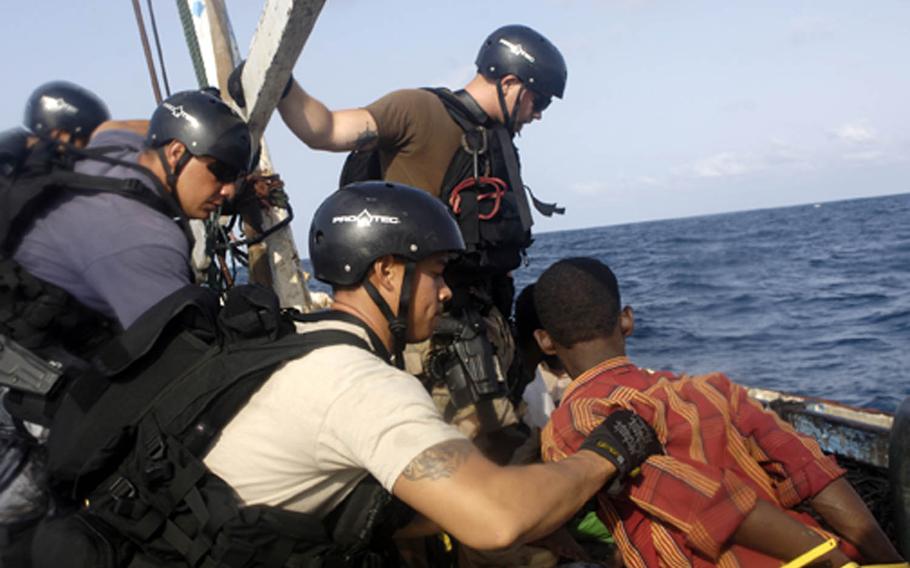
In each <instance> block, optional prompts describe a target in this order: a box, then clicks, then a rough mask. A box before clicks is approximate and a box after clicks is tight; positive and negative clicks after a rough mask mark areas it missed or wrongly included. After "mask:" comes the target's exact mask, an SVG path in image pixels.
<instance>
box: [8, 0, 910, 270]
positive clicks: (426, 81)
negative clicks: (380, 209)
mask: <svg viewBox="0 0 910 568" xmlns="http://www.w3.org/2000/svg"><path fill="white" fill-rule="evenodd" d="M227 3H228V9H229V11H230V14H231V19H232V24H233V27H234V32H235V35H236V37H237V39H238V41H239V43H240V45H241V50H242V51H244V52H245V51H246V49H247V46H248V45H249V42H250V40H251V38H252V36H253V32H254V30H255V27H256V23H257V21H258V16H259V11H260V3H259V2H257V1H254V0H244V1H243V2H238V1H233V2H232V1H230V0H228V2H227ZM7 4H8V5H5V6H4V8H3V11H4V17H3V19H2V23H0V46H2V53H3V54H4V56H5V62H6V63H5V64H4V76H5V80H4V83H5V88H4V89H3V91H2V94H0V97H2V105H0V128H6V127H12V126H14V125H17V124H19V122H20V121H21V113H22V110H23V107H24V102H25V99H26V97H27V96H28V94H29V92H30V91H31V89H33V88H34V87H35V86H37V85H38V84H40V83H42V82H44V81H47V80H51V79H67V80H71V81H75V82H78V83H81V84H83V85H85V86H87V87H89V88H91V89H92V90H94V91H95V92H97V93H98V94H99V95H101V96H102V97H103V98H104V99H105V100H106V101H107V102H108V104H109V106H110V107H111V110H112V112H113V114H114V115H115V116H116V117H123V118H139V117H147V116H149V115H150V114H151V111H152V110H153V108H154V101H153V97H152V94H151V88H150V86H149V80H148V76H147V72H146V67H145V62H144V59H143V55H142V50H141V46H140V43H139V38H138V33H137V30H136V23H135V20H134V17H133V14H132V8H131V5H130V2H127V1H125V0H121V1H119V2H113V1H111V0H106V1H100V0H86V1H80V2H71V1H62V0H60V1H56V2H15V3H7ZM142 4H143V8H144V7H145V2H142ZM174 4H175V3H174V2H173V0H168V1H160V0H158V1H155V2H154V6H155V10H156V15H157V19H158V26H159V30H160V32H161V34H162V42H163V48H164V52H165V63H166V65H167V71H168V74H169V78H170V82H171V87H172V89H173V90H180V89H184V88H191V87H194V86H195V78H194V75H193V73H192V69H191V65H190V62H189V57H188V55H187V49H186V45H185V43H184V40H183V37H182V31H181V29H180V25H179V21H178V19H177V16H176V8H175V5H174ZM456 5H457V6H459V7H460V10H458V11H457V12H453V11H452V10H451V8H449V7H450V6H456ZM908 21H910V1H907V0H879V1H876V2H856V1H841V0H831V1H826V2H818V1H799V0H796V1H768V2H720V1H712V2H708V1H692V2H685V3H683V2H656V1H655V2H651V1H644V0H642V1H632V0H628V1H612V0H524V1H512V0H499V1H495V2H494V1H490V0H488V1H474V0H462V1H460V2H458V3H450V2H438V1H429V0H423V1H417V0H407V1H399V0H384V1H378V0H372V1H368V0H329V1H328V2H327V3H326V6H325V8H324V9H323V11H322V14H321V15H320V18H319V20H318V21H317V23H316V28H315V30H314V32H313V35H312V36H311V38H310V41H309V43H308V44H307V46H306V48H305V49H304V52H303V54H302V55H301V57H300V59H299V60H298V63H297V65H296V67H295V74H296V76H297V78H298V80H299V81H300V83H301V84H302V85H303V86H304V87H305V88H307V89H308V90H309V91H310V92H311V93H312V94H313V95H315V96H316V97H318V98H320V99H322V100H323V101H324V102H325V103H326V104H328V105H329V106H330V107H331V108H345V107H352V106H360V105H364V104H367V103H369V102H370V101H372V100H374V99H376V98H378V97H379V96H381V95H383V94H384V93H386V92H388V91H390V90H393V89H396V88H401V87H420V86H432V85H445V86H451V87H458V86H461V84H463V83H464V82H466V81H467V79H469V78H470V76H471V74H472V73H473V59H474V56H475V54H476V50H477V47H478V46H479V44H480V42H481V41H482V40H483V39H484V37H485V36H486V35H487V34H488V33H489V32H490V31H492V30H493V29H495V28H496V27H498V26H500V25H504V24H507V23H524V24H527V25H530V26H532V27H535V28H537V29H538V30H539V31H541V32H542V33H544V34H545V35H547V36H548V37H549V38H550V39H551V40H552V41H553V42H554V43H556V44H557V45H558V46H559V47H560V48H561V49H562V50H563V53H564V54H565V56H566V59H567V61H568V65H569V81H568V86H567V89H566V98H565V100H563V101H555V102H554V104H553V105H552V106H551V107H550V109H549V110H548V111H547V112H546V113H545V116H544V120H543V121H542V122H540V123H535V124H532V125H530V126H529V127H526V128H525V131H524V132H523V135H522V137H521V139H520V140H519V142H518V144H519V147H520V149H521V155H522V160H523V167H524V178H525V180H526V182H527V183H528V184H529V185H530V186H531V187H532V188H533V189H534V191H535V193H536V194H537V196H538V197H540V198H541V199H544V200H546V201H552V200H556V201H559V202H560V203H561V204H563V205H565V206H566V207H567V214H566V215H565V216H564V217H561V218H554V219H538V220H537V225H536V228H537V230H538V231H550V230H559V229H568V228H579V227H590V226H599V225H608V224H618V223H626V222H634V221H640V220H648V219H662V218H672V217H682V216H690V215H698V214H705V213H717V212H724V211H733V210H743V209H753V208H759V207H776V206H781V205H790V204H798V203H807V202H820V201H829V200H837V199H845V198H853V197H865V196H873V195H883V194H892V193H902V192H907V191H910V181H908V180H910V110H908V105H910V73H908V71H910V67H908V63H907V57H908V55H907V54H910V33H907V22H908ZM266 135H267V139H268V143H269V146H270V148H271V150H272V154H273V161H274V163H275V165H276V167H277V169H278V171H279V172H280V173H281V174H282V176H283V177H284V179H285V180H286V182H287V185H288V188H289V193H290V195H291V198H292V200H293V202H294V204H295V208H296V211H297V213H298V219H297V220H295V225H294V231H295V234H296V235H297V240H298V243H301V244H302V242H303V237H304V235H305V234H306V230H307V227H308V225H309V219H310V214H311V212H312V210H313V208H314V207H315V205H316V204H318V202H319V201H320V200H321V199H322V198H323V197H324V196H325V195H327V194H328V193H329V192H330V191H332V190H333V189H334V188H335V185H336V182H337V179H338V172H339V169H340V167H341V163H342V161H343V158H344V157H343V156H342V155H334V154H328V153H324V152H314V151H311V150H309V149H307V148H306V147H305V146H303V145H302V144H301V143H299V142H298V141H297V140H296V139H295V138H294V137H293V136H292V135H291V134H290V133H289V131H288V130H287V129H286V128H285V127H284V125H283V124H282V123H281V121H280V119H278V118H276V119H275V120H274V121H273V123H272V124H271V125H270V126H269V129H268V131H267V134H266ZM304 248H305V247H304ZM301 254H303V255H305V254H306V253H305V251H303V250H302V251H301Z"/></svg>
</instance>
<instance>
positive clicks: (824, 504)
mask: <svg viewBox="0 0 910 568" xmlns="http://www.w3.org/2000/svg"><path fill="white" fill-rule="evenodd" d="M811 503H812V508H813V509H815V512H816V513H818V514H819V515H821V517H822V518H823V519H825V522H826V523H828V524H829V525H830V526H831V528H833V529H834V531H835V532H837V534H839V535H840V536H841V537H843V538H844V539H846V540H848V541H850V542H851V543H852V544H853V545H854V546H856V548H858V549H859V551H860V552H861V553H862V555H863V559H864V560H865V561H866V562H877V563H886V562H902V561H903V559H902V558H901V557H900V554H899V553H898V552H897V550H895V548H894V545H892V544H891V541H889V540H888V537H887V536H885V533H884V531H882V529H881V527H880V526H879V524H878V522H877V521H876V520H875V517H873V516H872V513H871V512H870V511H869V508H868V507H866V504H865V503H864V502H863V500H862V499H861V498H860V496H859V495H857V493H856V491H855V490H854V489H853V486H851V485H850V482H849V481H847V480H846V479H845V478H843V477H841V478H840V479H836V480H835V481H833V482H831V483H830V484H829V485H828V486H827V487H825V488H824V489H822V490H821V491H820V492H819V493H818V495H816V496H815V497H813V498H812V500H811Z"/></svg>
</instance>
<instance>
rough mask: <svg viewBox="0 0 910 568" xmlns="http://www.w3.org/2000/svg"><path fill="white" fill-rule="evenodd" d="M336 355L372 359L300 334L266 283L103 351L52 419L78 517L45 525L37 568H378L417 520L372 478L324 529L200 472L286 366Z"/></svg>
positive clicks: (51, 450) (329, 333)
mask: <svg viewBox="0 0 910 568" xmlns="http://www.w3.org/2000/svg"><path fill="white" fill-rule="evenodd" d="M296 318H297V319H298V320H302V321H319V320H325V319H339V320H343V321H346V322H349V323H355V324H357V325H359V326H361V327H364V329H366V330H367V332H368V333H370V334H371V336H372V337H375V334H372V331H371V330H369V328H367V327H366V326H364V324H362V323H361V322H359V321H358V320H356V319H355V318H353V317H352V316H348V315H347V314H341V313H338V312H328V313H323V314H316V315H306V316H299V315H298V316H296ZM374 341H375V340H374ZM337 344H347V345H353V346H357V347H360V348H363V349H369V347H368V345H367V344H366V343H365V342H364V341H363V340H362V339H361V338H360V337H358V336H356V335H353V334H350V333H348V332H343V331H338V330H319V331H313V332H308V333H303V334H297V333H295V332H294V327H293V325H292V321H291V319H290V318H289V316H288V315H287V314H286V313H283V312H282V311H281V310H280V309H279V306H278V299H277V297H276V296H275V295H274V293H272V291H271V290H269V289H266V288H262V287H259V286H240V287H236V288H234V289H232V290H231V291H230V292H229V293H228V296H227V299H226V301H225V304H224V307H222V308H219V307H218V295H217V294H216V293H215V292H213V291H211V290H208V289H204V288H200V287H195V286H188V287H187V288H185V289H183V290H180V291H178V292H176V293H175V294H173V295H172V296H170V297H168V298H166V299H165V300H163V301H162V302H161V303H160V304H158V305H157V306H155V307H154V308H152V309H151V310H149V311H148V312H147V313H146V314H144V315H143V316H141V317H140V319H139V320H137V321H136V323H135V324H134V325H132V326H131V327H130V329H129V330H127V331H126V332H124V333H123V334H122V335H121V336H120V337H119V338H118V339H117V340H115V341H114V342H113V343H111V344H110V345H109V346H108V347H107V348H105V349H104V350H103V351H102V352H101V353H100V354H99V356H98V358H97V359H96V362H97V369H98V370H99V373H98V374H97V375H96V376H85V377H82V378H81V379H80V380H79V381H78V382H77V383H75V384H74V385H73V386H72V387H71V388H70V389H69V391H68V393H67V395H66V398H65V399H64V401H63V403H62V404H61V407H60V409H59V411H58V413H57V415H56V417H55V420H54V424H53V426H52V428H51V436H50V439H49V440H48V462H49V470H50V475H51V479H52V481H53V488H54V490H55V492H56V494H57V495H58V496H62V497H61V499H64V500H65V501H66V502H69V503H70V507H71V509H70V512H69V513H68V514H66V515H64V516H62V517H59V518H57V519H54V520H50V521H46V522H44V524H43V526H42V527H40V528H39V531H38V533H37V535H36V544H35V546H34V547H33V549H34V550H35V551H36V556H35V557H34V558H33V563H34V565H35V566H36V567H39V568H40V567H43V566H60V559H61V558H71V559H73V558H75V559H78V560H73V561H72V564H71V565H72V566H102V567H103V566H146V565H149V564H152V565H159V564H166V565H169V566H194V567H195V566H211V567H214V566H230V567H246V566H276V567H279V566H284V565H286V564H293V565H295V566H368V565H369V566H381V565H383V563H384V562H385V561H387V560H388V559H389V558H391V557H390V556H388V555H391V554H392V552H391V549H387V550H383V548H382V545H383V544H384V543H385V544H390V543H391V538H390V537H391V534H392V532H393V531H394V530H395V529H397V528H398V527H400V526H401V525H403V524H404V523H405V522H406V521H407V520H408V518H409V516H410V513H409V509H407V507H406V506H404V505H403V504H401V503H400V502H399V501H397V500H395V499H394V498H393V497H392V496H391V495H390V494H389V493H388V492H386V491H385V490H384V489H382V487H381V486H379V484H378V482H376V481H375V480H373V479H372V478H369V479H368V480H367V481H365V482H363V483H361V484H360V485H359V486H358V487H357V488H356V489H355V490H354V492H353V493H352V494H351V495H350V496H349V497H348V498H347V499H346V500H345V501H344V502H343V503H342V504H341V505H340V506H339V507H338V508H337V509H336V510H335V511H333V512H332V514H330V515H329V517H328V518H327V519H325V520H322V519H319V518H317V517H316V516H315V515H311V514H302V513H293V512H289V511H285V510H281V509H279V508H275V507H268V506H242V505H241V504H240V503H239V501H238V498H237V496H236V494H235V493H234V491H233V490H232V489H231V488H230V487H229V486H228V485H227V484H226V483H225V482H224V481H223V480H221V479H220V478H218V477H217V476H215V475H214V474H213V473H211V472H210V471H209V470H208V469H207V468H206V466H205V464H204V463H203V458H204V456H205V454H206V453H207V452H208V450H209V449H210V447H211V445H212V443H213V442H214V440H215V439H216V437H217V436H218V434H219V432H220V431H221V430H222V428H223V427H224V426H225V425H226V424H227V423H228V422H229V421H230V420H231V418H233V416H234V415H235V414H236V412H237V411H239V409H240V408H242V407H243V405H245V404H246V402H247V400H248V399H249V397H250V396H252V394H253V393H254V392H256V390H257V389H258V388H259V387H260V386H261V385H262V384H263V382H265V381H266V380H267V379H268V377H269V376H270V375H271V374H272V372H274V371H275V369H276V368H277V367H278V366H279V365H280V364H281V363H283V362H285V361H287V360H289V359H293V358H297V357H302V356H304V355H306V354H307V353H309V352H311V351H312V350H314V349H317V348H319V347H322V346H325V345H337ZM374 344H375V345H381V343H379V344H376V343H374ZM381 355H382V356H385V355H387V354H381ZM308 379H309V380H326V379H327V378H326V377H308Z"/></svg>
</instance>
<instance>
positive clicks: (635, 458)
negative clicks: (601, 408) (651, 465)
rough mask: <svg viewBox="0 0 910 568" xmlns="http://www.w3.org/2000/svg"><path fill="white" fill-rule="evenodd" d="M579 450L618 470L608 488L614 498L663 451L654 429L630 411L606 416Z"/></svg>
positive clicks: (608, 492)
mask: <svg viewBox="0 0 910 568" xmlns="http://www.w3.org/2000/svg"><path fill="white" fill-rule="evenodd" d="M580 449H582V450H591V451H592V452H595V453H597V454H600V455H601V456H603V457H604V458H605V459H606V460H607V461H609V462H610V463H612V464H613V465H614V466H615V467H616V475H615V476H614V477H613V480H612V481H611V482H610V485H609V486H608V487H607V494H608V495H611V496H616V495H619V494H620V493H622V491H623V489H625V485H626V481H628V478H629V477H634V476H635V475H638V470H639V468H640V467H641V464H642V463H643V462H644V461H645V460H646V459H648V457H650V456H653V455H655V454H662V453H663V451H664V448H663V446H662V445H661V443H660V440H658V439H657V434H656V433H655V432H654V429H653V428H651V426H650V425H649V424H648V423H647V422H645V421H644V419H642V417H641V416H639V415H637V414H635V413H634V412H632V411H631V410H617V411H616V412H613V413H612V414H610V415H609V416H607V419H606V420H604V421H603V422H601V423H600V425H599V426H597V428H594V429H593V430H591V433H590V434H588V437H587V438H585V441H584V443H582V445H581V448H580Z"/></svg>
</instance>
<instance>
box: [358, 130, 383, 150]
mask: <svg viewBox="0 0 910 568" xmlns="http://www.w3.org/2000/svg"><path fill="white" fill-rule="evenodd" d="M377 138H379V133H378V132H376V131H375V130H373V129H372V128H370V125H369V124H367V125H366V126H365V127H364V129H363V131H361V132H360V134H358V135H357V139H356V140H355V141H354V149H355V150H368V149H371V148H372V147H373V144H374V143H375V142H376V139H377Z"/></svg>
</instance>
